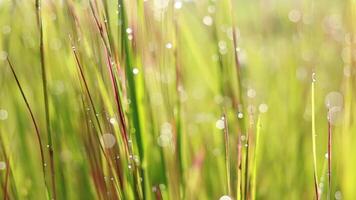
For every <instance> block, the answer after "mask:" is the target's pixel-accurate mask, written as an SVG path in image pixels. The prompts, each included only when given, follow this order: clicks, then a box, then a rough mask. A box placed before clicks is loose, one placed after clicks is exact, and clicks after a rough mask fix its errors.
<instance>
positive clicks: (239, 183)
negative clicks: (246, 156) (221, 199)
mask: <svg viewBox="0 0 356 200" xmlns="http://www.w3.org/2000/svg"><path fill="white" fill-rule="evenodd" d="M237 140H238V141H237V170H236V171H237V172H236V176H237V183H236V199H237V200H241V196H242V194H241V193H242V188H241V187H242V178H241V177H242V166H241V163H242V151H241V150H242V141H241V135H240V134H238V138H237Z"/></svg>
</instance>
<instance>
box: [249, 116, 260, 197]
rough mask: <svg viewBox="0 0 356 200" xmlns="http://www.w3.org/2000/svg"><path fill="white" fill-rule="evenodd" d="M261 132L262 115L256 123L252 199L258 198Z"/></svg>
mask: <svg viewBox="0 0 356 200" xmlns="http://www.w3.org/2000/svg"><path fill="white" fill-rule="evenodd" d="M260 132H261V116H260V115H258V117H257V124H256V142H255V152H254V154H255V155H254V161H253V170H252V178H251V199H252V200H254V199H256V179H257V163H258V161H259V154H258V153H259V146H260V145H259V143H260Z"/></svg>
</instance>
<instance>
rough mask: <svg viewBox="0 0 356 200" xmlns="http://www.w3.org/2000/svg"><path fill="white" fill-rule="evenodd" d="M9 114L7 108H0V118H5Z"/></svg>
mask: <svg viewBox="0 0 356 200" xmlns="http://www.w3.org/2000/svg"><path fill="white" fill-rule="evenodd" d="M8 116H9V114H8V112H7V110H5V109H0V120H6V119H7V118H8Z"/></svg>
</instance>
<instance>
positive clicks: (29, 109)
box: [7, 57, 48, 190]
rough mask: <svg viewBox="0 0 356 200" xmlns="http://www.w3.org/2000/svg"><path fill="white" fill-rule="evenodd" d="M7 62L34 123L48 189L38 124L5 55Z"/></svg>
mask: <svg viewBox="0 0 356 200" xmlns="http://www.w3.org/2000/svg"><path fill="white" fill-rule="evenodd" d="M7 63H8V64H9V66H10V69H11V72H12V75H13V76H14V78H15V80H16V84H17V87H18V88H19V90H20V92H21V96H22V99H23V100H24V102H25V104H26V108H27V110H28V112H29V113H30V116H31V120H32V123H33V125H34V127H35V130H36V136H37V141H38V145H39V149H40V154H41V161H42V171H43V178H44V183H45V186H46V189H47V190H48V185H47V181H46V170H45V167H46V163H45V159H44V153H43V145H42V140H41V134H40V130H39V128H38V125H37V122H36V120H35V116H34V115H33V112H32V109H31V106H30V104H29V103H28V101H27V98H26V95H25V93H24V91H23V89H22V86H21V84H20V81H19V80H18V78H17V75H16V72H15V69H14V67H13V66H12V64H11V62H10V59H9V58H8V57H7Z"/></svg>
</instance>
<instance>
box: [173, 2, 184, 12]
mask: <svg viewBox="0 0 356 200" xmlns="http://www.w3.org/2000/svg"><path fill="white" fill-rule="evenodd" d="M182 6H183V2H181V1H177V2H175V3H174V8H175V9H177V10H179V9H181V8H182Z"/></svg>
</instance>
